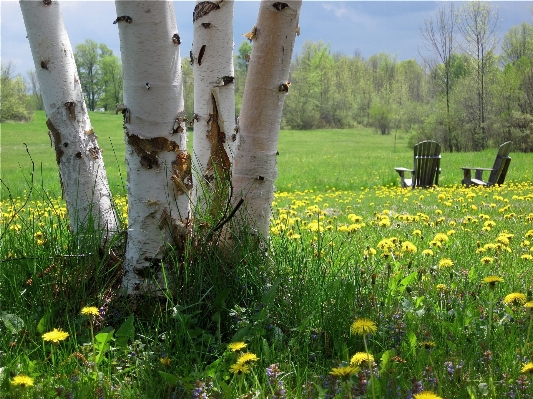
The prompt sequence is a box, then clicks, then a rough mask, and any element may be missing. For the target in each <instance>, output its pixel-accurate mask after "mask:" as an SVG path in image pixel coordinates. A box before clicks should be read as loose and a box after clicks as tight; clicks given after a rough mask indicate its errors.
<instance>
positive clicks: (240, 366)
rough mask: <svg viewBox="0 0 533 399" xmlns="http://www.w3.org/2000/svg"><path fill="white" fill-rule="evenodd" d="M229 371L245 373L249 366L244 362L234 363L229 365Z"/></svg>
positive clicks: (247, 371)
mask: <svg viewBox="0 0 533 399" xmlns="http://www.w3.org/2000/svg"><path fill="white" fill-rule="evenodd" d="M229 371H230V373H233V374H243V373H244V374H247V373H249V372H250V366H248V365H247V364H244V363H235V364H232V365H231V366H230V368H229Z"/></svg>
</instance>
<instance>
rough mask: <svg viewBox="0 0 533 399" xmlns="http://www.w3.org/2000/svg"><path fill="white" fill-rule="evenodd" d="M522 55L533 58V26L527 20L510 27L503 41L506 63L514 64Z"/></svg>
mask: <svg viewBox="0 0 533 399" xmlns="http://www.w3.org/2000/svg"><path fill="white" fill-rule="evenodd" d="M522 57H526V58H529V59H530V60H533V26H532V25H531V24H528V23H527V22H523V23H522V24H521V25H516V26H513V27H512V28H510V29H509V31H508V32H507V33H506V34H505V36H504V37H503V41H502V62H503V63H504V64H508V63H510V64H514V63H516V62H518V60H519V59H520V58H522Z"/></svg>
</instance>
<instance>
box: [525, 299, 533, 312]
mask: <svg viewBox="0 0 533 399" xmlns="http://www.w3.org/2000/svg"><path fill="white" fill-rule="evenodd" d="M524 307H525V308H526V309H531V310H533V301H529V302H526V303H525V304H524Z"/></svg>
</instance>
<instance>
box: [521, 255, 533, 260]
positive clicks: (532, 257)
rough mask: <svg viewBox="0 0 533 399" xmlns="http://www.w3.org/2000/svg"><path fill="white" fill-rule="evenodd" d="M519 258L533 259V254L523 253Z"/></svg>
mask: <svg viewBox="0 0 533 399" xmlns="http://www.w3.org/2000/svg"><path fill="white" fill-rule="evenodd" d="M520 258H521V259H524V260H531V259H533V256H532V255H530V254H524V255H522V256H521V257H520Z"/></svg>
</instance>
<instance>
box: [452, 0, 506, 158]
mask: <svg viewBox="0 0 533 399" xmlns="http://www.w3.org/2000/svg"><path fill="white" fill-rule="evenodd" d="M458 18H459V19H458V25H457V26H458V28H459V31H460V32H461V35H462V37H463V42H462V44H461V47H462V48H463V49H464V51H465V52H466V53H467V54H469V55H470V56H471V57H472V58H473V60H474V69H475V75H476V83H477V84H476V87H477V90H476V91H477V93H476V97H477V109H478V112H477V113H478V115H477V118H476V119H477V131H478V133H477V134H476V135H475V137H474V141H473V142H474V148H475V149H477V150H480V149H483V148H484V147H485V145H486V138H487V137H486V126H485V121H486V101H485V100H486V91H487V88H486V84H485V83H486V82H485V79H486V77H487V67H488V61H489V59H490V56H491V55H492V53H493V52H494V50H495V49H496V46H497V45H498V28H499V27H500V19H499V16H498V12H497V10H494V9H493V8H492V6H491V5H490V4H489V3H486V2H482V1H471V2H469V3H466V4H464V5H463V6H462V7H461V8H460V10H459V14H458Z"/></svg>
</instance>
